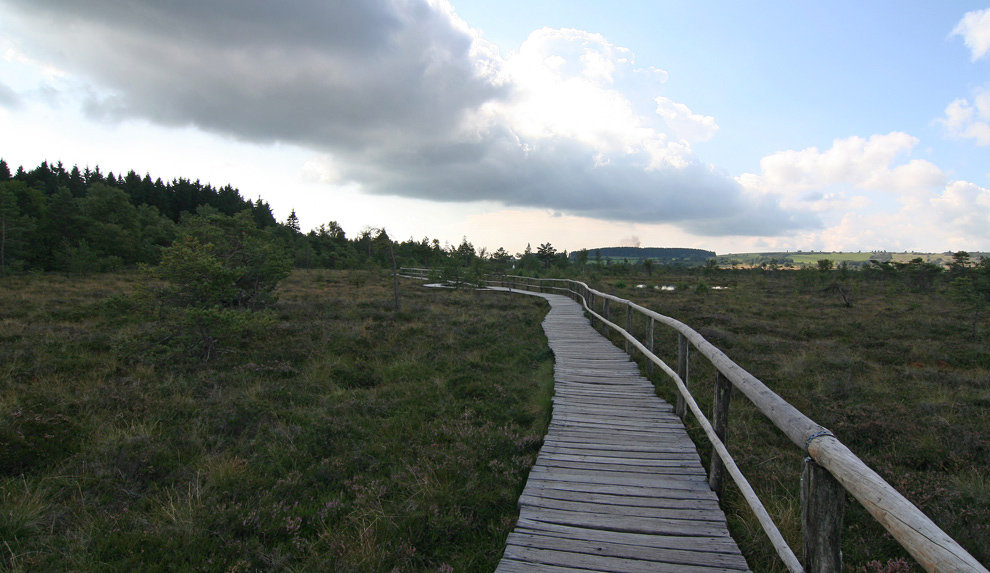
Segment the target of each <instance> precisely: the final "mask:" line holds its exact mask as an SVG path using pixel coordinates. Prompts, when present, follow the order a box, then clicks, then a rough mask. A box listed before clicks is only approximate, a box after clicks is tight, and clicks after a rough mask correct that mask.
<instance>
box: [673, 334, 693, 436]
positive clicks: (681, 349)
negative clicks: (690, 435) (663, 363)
mask: <svg viewBox="0 0 990 573" xmlns="http://www.w3.org/2000/svg"><path fill="white" fill-rule="evenodd" d="M688 348H689V347H688V339H687V337H686V336H684V335H683V334H680V333H678V334H677V376H679V377H680V379H681V382H684V386H685V387H687V388H690V387H691V385H690V384H688V375H689V372H688ZM687 412H688V409H687V401H686V400H684V396H681V393H680V392H678V393H677V405H676V406H675V407H674V413H675V414H677V417H678V418H680V419H681V421H682V422H686V421H687Z"/></svg>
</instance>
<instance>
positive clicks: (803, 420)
mask: <svg viewBox="0 0 990 573" xmlns="http://www.w3.org/2000/svg"><path fill="white" fill-rule="evenodd" d="M488 284H489V286H498V287H503V288H509V289H516V290H528V291H539V292H552V293H559V294H565V295H567V296H570V297H571V298H574V299H575V300H576V301H578V302H580V303H581V304H582V305H583V306H584V308H585V310H586V311H587V312H588V313H589V314H590V316H591V317H592V321H593V322H598V323H599V324H601V325H604V327H607V328H610V329H612V330H613V331H614V332H616V333H617V334H619V335H621V336H622V337H623V338H625V340H626V351H627V352H628V351H630V350H631V349H632V348H636V349H637V350H638V351H639V352H641V353H642V354H643V355H644V356H645V357H646V359H647V360H648V361H649V362H648V364H652V365H655V366H657V367H659V368H661V369H662V370H663V371H664V372H665V373H666V374H667V375H668V376H669V377H670V378H671V380H673V382H674V384H675V385H676V387H677V393H678V397H677V405H676V409H675V411H676V412H677V414H678V415H679V416H681V418H682V419H684V418H685V416H686V412H687V411H688V410H690V411H691V412H692V413H693V414H694V416H695V418H696V419H697V421H698V423H699V425H701V426H702V428H703V429H704V431H705V434H706V435H707V436H708V439H709V441H711V443H712V447H713V449H714V451H715V454H716V455H713V456H712V465H711V469H710V472H709V484H710V485H711V487H712V489H714V490H715V491H716V492H717V493H718V494H719V497H721V495H722V494H721V491H722V487H723V486H722V484H723V482H724V476H725V474H726V473H728V474H729V475H730V476H731V477H732V479H733V481H735V483H736V485H737V486H738V487H739V490H740V491H741V492H742V494H743V497H744V498H745V499H746V501H747V503H748V504H749V505H750V507H751V508H752V509H753V511H754V513H755V514H756V516H757V518H758V519H759V521H760V524H761V525H762V526H763V529H764V531H766V532H767V535H768V536H769V537H770V540H771V542H772V543H773V545H774V547H775V548H776V550H777V553H778V554H779V555H780V557H781V559H782V560H783V561H784V563H785V565H786V566H787V567H788V569H789V570H791V571H810V572H815V573H819V572H822V573H824V572H829V571H840V570H841V569H842V555H841V552H840V550H839V541H840V538H841V529H842V516H843V512H844V504H845V492H848V493H849V494H850V495H852V496H853V497H854V498H855V499H856V500H857V501H859V503H861V504H862V505H863V507H864V508H866V510H867V511H868V512H869V513H870V514H871V515H872V516H873V517H874V519H876V520H877V521H878V522H879V523H880V524H881V525H883V526H884V527H885V528H886V529H887V531H889V532H890V534H891V535H892V536H893V537H894V538H895V539H896V540H897V541H898V543H900V544H901V545H902V546H903V547H904V548H905V549H906V550H907V551H908V552H909V553H910V554H911V555H912V556H913V557H914V558H915V559H916V560H917V561H918V563H919V564H921V565H922V566H923V567H924V568H925V569H926V570H928V571H940V572H941V571H946V572H947V571H975V572H983V573H988V572H987V569H986V568H985V567H983V565H981V564H980V563H979V562H978V561H977V560H976V559H975V558H974V557H973V556H972V555H970V554H969V553H968V552H967V551H966V550H965V549H963V548H962V547H961V546H960V545H959V544H958V543H956V541H955V540H953V539H952V538H950V537H949V536H948V535H946V534H945V532H943V531H942V530H941V529H940V528H939V527H938V526H937V525H935V523H934V522H933V521H932V520H931V519H929V518H928V516H926V515H925V514H924V513H922V512H921V510H919V509H918V508H917V507H915V506H914V505H913V504H912V503H911V502H910V501H908V500H907V499H906V498H905V497H904V496H903V495H901V494H900V493H898V492H897V490H895V489H894V488H893V487H891V486H890V484H888V483H887V482H886V481H884V479H883V478H881V477H880V476H879V475H878V474H877V473H876V472H874V471H873V470H872V469H870V468H869V467H868V466H867V465H866V464H865V463H863V461H862V460H860V459H859V458H858V457H856V455H855V454H853V453H852V452H851V451H850V450H849V448H847V447H846V446H845V445H843V444H842V442H840V441H839V439H838V438H836V437H835V436H834V435H832V432H830V431H829V430H828V429H827V428H825V427H823V426H821V425H819V424H817V423H815V422H814V421H813V420H811V419H810V418H808V417H807V416H805V415H804V414H802V413H801V412H800V411H798V410H797V409H796V408H794V407H793V406H791V405H790V404H789V403H787V402H786V401H785V400H784V399H783V398H781V397H780V396H778V395H777V394H776V393H774V392H773V391H772V390H770V388H768V387H767V386H766V385H765V384H763V383H762V382H761V381H760V380H758V379H757V378H756V377H755V376H753V375H752V374H750V373H749V372H746V371H745V370H743V369H742V368H741V367H740V366H739V365H737V364H736V363H735V362H733V361H732V360H730V359H729V357H728V356H726V355H725V354H724V353H723V352H722V351H721V350H719V349H718V348H715V347H714V346H713V345H712V344H711V343H709V342H708V341H707V340H705V339H704V338H703V337H702V336H701V335H700V334H698V333H697V332H696V331H694V330H693V329H692V328H690V327H689V326H687V325H685V324H684V323H682V322H680V321H678V320H675V319H673V318H670V317H668V316H664V315H662V314H659V313H656V312H654V311H652V310H650V309H648V308H644V307H642V306H639V305H637V304H636V303H633V302H631V301H628V300H625V299H622V298H619V297H616V296H613V295H610V294H606V293H603V292H600V291H597V290H594V289H592V288H590V287H588V285H586V284H585V283H582V282H579V281H573V280H567V279H533V278H527V277H520V276H513V275H501V276H498V277H489V280H488ZM616 306H619V307H624V308H625V327H621V326H619V325H618V324H616V323H614V322H612V320H611V317H612V314H613V313H614V312H615V311H617V310H619V309H618V308H615V307H616ZM634 313H638V314H639V315H641V316H643V317H645V319H646V320H647V321H648V327H647V328H646V336H645V338H646V340H642V341H641V340H639V339H637V338H636V337H635V336H634V335H633V334H631V333H630V331H631V330H632V328H631V325H632V324H633V318H632V317H633V314H634ZM620 314H621V313H620ZM656 323H660V324H662V325H664V326H667V327H669V328H672V329H673V330H674V331H676V332H677V336H678V360H677V362H678V365H677V371H676V372H675V371H674V370H673V369H671V368H670V367H669V366H667V364H666V363H664V362H663V360H661V359H660V358H658V357H657V356H656V355H655V354H654V340H653V335H654V329H655V325H656ZM690 346H693V347H694V348H695V349H696V351H697V352H698V353H700V354H701V355H702V356H704V357H705V358H706V359H708V360H709V361H710V362H711V363H712V365H713V366H714V367H715V369H716V371H717V375H716V381H715V406H714V413H713V415H712V418H713V419H712V421H711V422H709V421H708V420H707V418H706V417H705V415H704V413H703V412H702V411H701V409H700V408H699V407H698V404H697V403H696V402H695V400H694V398H693V397H692V396H691V393H690V391H689V390H688V385H687V384H688V374H689V373H688V352H689V347H690ZM733 390H737V391H739V392H742V393H743V395H745V396H746V398H748V399H749V401H750V402H752V403H753V405H754V406H756V408H757V409H758V410H759V411H760V412H762V413H763V415H764V416H766V417H767V418H768V419H769V420H770V421H771V422H773V424H774V425H776V426H777V428H779V429H780V431H782V432H783V433H784V434H785V435H786V436H787V437H788V438H789V439H790V440H791V442H793V443H794V444H795V445H796V446H797V447H798V448H800V450H801V451H802V452H804V453H805V454H807V458H806V459H805V466H804V472H803V474H802V477H801V487H802V492H801V503H802V511H801V514H802V537H803V555H804V559H803V563H804V565H803V567H802V563H801V562H800V561H799V560H798V559H797V557H796V556H795V554H794V552H793V551H792V550H791V548H790V547H788V545H787V544H786V543H785V542H784V540H783V537H782V536H781V535H780V532H779V531H778V530H777V527H776V525H774V523H773V521H772V520H771V519H770V516H769V514H768V513H767V511H766V510H765V509H764V508H763V505H762V504H761V502H760V500H759V498H758V497H757V496H756V494H755V492H753V488H752V487H750V485H749V483H748V482H747V481H746V479H745V478H744V477H743V475H742V472H740V471H739V468H738V467H737V466H736V464H735V462H734V461H733V460H732V456H731V455H729V452H728V450H727V449H726V447H725V443H724V442H725V436H726V429H727V427H728V417H729V397H730V395H731V392H732V391H733Z"/></svg>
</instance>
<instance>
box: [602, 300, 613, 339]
mask: <svg viewBox="0 0 990 573" xmlns="http://www.w3.org/2000/svg"><path fill="white" fill-rule="evenodd" d="M608 302H609V299H607V298H606V299H605V303H604V304H603V305H602V316H603V317H605V320H607V321H609V322H611V321H612V317H611V316H609V313H608ZM602 332H608V327H607V326H606V325H605V324H602Z"/></svg>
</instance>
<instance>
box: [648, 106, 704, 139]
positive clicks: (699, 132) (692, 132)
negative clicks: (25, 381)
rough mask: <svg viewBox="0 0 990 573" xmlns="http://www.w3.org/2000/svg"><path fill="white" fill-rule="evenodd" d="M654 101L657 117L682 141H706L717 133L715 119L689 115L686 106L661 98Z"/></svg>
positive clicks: (693, 114)
mask: <svg viewBox="0 0 990 573" xmlns="http://www.w3.org/2000/svg"><path fill="white" fill-rule="evenodd" d="M654 101H656V102H657V110H656V113H657V115H659V116H660V117H662V118H663V120H664V122H665V123H666V124H667V126H668V127H670V129H671V130H672V131H673V132H674V133H675V134H677V135H678V136H679V137H681V138H682V139H684V140H687V141H708V140H709V139H711V138H712V137H714V136H715V134H716V133H717V132H718V125H716V124H715V118H714V117H712V116H710V115H698V114H695V113H691V110H690V109H689V108H688V106H686V105H684V104H682V103H677V102H675V101H671V100H670V99H668V98H665V97H663V96H660V97H657V98H656V99H655V100H654Z"/></svg>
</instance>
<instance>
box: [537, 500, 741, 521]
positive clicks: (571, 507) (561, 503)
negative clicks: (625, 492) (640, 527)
mask: <svg viewBox="0 0 990 573" xmlns="http://www.w3.org/2000/svg"><path fill="white" fill-rule="evenodd" d="M519 506H520V507H534V508H541V509H555V510H560V511H571V512H578V513H583V514H601V515H613V516H622V517H649V518H654V519H669V520H685V521H704V522H711V523H713V524H722V525H724V524H725V515H724V514H723V513H722V512H721V511H719V510H718V508H717V507H716V508H708V509H698V508H679V507H677V508H669V507H664V508H659V507H642V506H629V505H614V504H610V503H594V502H588V501H572V500H566V499H554V498H552V497H541V496H539V495H534V494H527V493H523V495H522V496H520V497H519ZM527 515H528V514H527Z"/></svg>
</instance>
